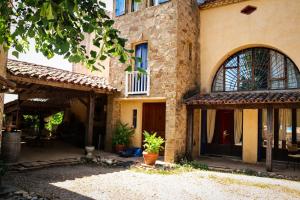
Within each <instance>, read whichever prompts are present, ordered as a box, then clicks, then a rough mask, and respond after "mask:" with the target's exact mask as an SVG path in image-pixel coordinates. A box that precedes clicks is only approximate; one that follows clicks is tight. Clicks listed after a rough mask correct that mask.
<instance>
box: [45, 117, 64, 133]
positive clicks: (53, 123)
mask: <svg viewBox="0 0 300 200" xmlns="http://www.w3.org/2000/svg"><path fill="white" fill-rule="evenodd" d="M63 118H64V112H58V113H56V114H54V115H51V116H50V118H49V121H48V123H47V124H46V126H45V127H46V129H47V130H48V131H50V132H51V131H53V130H54V128H55V127H57V126H58V125H60V124H61V123H62V121H63Z"/></svg>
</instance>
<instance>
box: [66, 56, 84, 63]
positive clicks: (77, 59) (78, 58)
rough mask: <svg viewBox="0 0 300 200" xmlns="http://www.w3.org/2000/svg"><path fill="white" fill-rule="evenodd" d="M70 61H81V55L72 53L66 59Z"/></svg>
mask: <svg viewBox="0 0 300 200" xmlns="http://www.w3.org/2000/svg"><path fill="white" fill-rule="evenodd" d="M68 60H69V61H70V62H73V63H79V62H80V61H81V56H79V55H72V56H70V57H69V59H68Z"/></svg>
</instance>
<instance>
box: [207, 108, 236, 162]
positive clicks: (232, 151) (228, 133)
mask: <svg viewBox="0 0 300 200" xmlns="http://www.w3.org/2000/svg"><path fill="white" fill-rule="evenodd" d="M206 153H207V154H214V155H227V156H237V157H241V156H242V146H239V145H235V143H234V110H217V111H216V123H215V131H214V136H213V140H212V142H211V143H209V144H207V151H206Z"/></svg>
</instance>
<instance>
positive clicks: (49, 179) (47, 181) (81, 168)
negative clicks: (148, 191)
mask: <svg viewBox="0 0 300 200" xmlns="http://www.w3.org/2000/svg"><path fill="white" fill-rule="evenodd" d="M123 170H126V168H123V167H114V168H109V167H99V166H97V165H95V164H89V165H86V164H85V165H77V166H64V167H53V168H47V169H40V170H34V171H26V172H9V173H7V174H6V175H5V176H4V177H3V184H4V185H10V186H13V187H16V188H18V189H20V190H25V191H29V192H34V193H36V194H39V195H41V196H43V197H47V198H50V199H74V200H77V199H78V200H79V199H80V200H91V199H92V198H90V197H87V196H84V195H82V194H78V193H75V192H73V191H69V190H66V189H64V188H60V187H57V186H55V185H53V183H58V182H64V181H69V180H75V179H80V178H84V177H90V176H93V175H101V174H108V173H116V172H120V171H123ZM84 187H88V186H87V185H85V186H84Z"/></svg>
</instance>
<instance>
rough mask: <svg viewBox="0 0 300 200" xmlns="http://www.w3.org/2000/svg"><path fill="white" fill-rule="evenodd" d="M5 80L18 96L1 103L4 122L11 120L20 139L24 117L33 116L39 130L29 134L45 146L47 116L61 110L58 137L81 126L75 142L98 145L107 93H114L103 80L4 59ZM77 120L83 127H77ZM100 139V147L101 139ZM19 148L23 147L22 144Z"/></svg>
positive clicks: (103, 134)
mask: <svg viewBox="0 0 300 200" xmlns="http://www.w3.org/2000/svg"><path fill="white" fill-rule="evenodd" d="M7 79H8V80H9V81H11V82H14V83H15V84H16V86H15V89H14V90H13V91H12V90H11V91H9V92H8V93H10V94H17V95H18V99H17V100H15V101H13V102H10V103H7V104H6V105H5V110H4V113H5V118H6V123H5V125H7V124H8V123H12V126H13V128H14V129H15V130H22V131H23V132H24V133H23V134H22V139H23V138H24V137H25V132H28V130H25V126H24V116H26V115H27V116H28V115H31V116H37V118H38V119H39V124H38V129H39V130H37V131H36V132H37V133H36V134H29V135H33V136H34V138H36V140H35V141H37V142H38V143H39V144H40V145H38V146H39V147H41V148H44V147H45V146H47V145H44V144H45V143H51V142H50V141H51V138H50V137H51V134H50V135H49V134H47V136H44V134H43V129H44V126H45V122H47V118H48V117H49V116H51V115H53V114H55V113H58V112H63V113H64V117H63V123H64V125H65V126H64V127H57V129H59V128H60V130H59V131H60V132H61V133H60V136H61V135H63V134H64V133H63V132H64V131H68V132H71V134H72V132H78V131H79V129H80V128H81V129H80V130H82V131H83V133H80V134H81V136H80V137H77V140H81V141H77V142H79V143H80V144H81V147H83V146H96V145H98V146H100V141H99V140H100V139H99V140H98V135H100V134H101V135H102V136H104V137H105V132H106V130H105V128H106V109H107V108H106V106H107V96H108V95H111V94H113V93H116V92H117V89H116V88H113V87H112V86H110V85H109V84H108V83H107V80H105V79H104V78H102V77H98V76H89V75H84V74H80V73H74V72H70V71H65V70H61V69H56V68H52V67H47V66H41V65H36V64H32V63H27V62H21V61H16V60H8V64H7ZM80 116H81V119H80ZM8 121H9V122H8ZM79 123H82V125H83V126H79V125H78V124H79ZM66 124H67V125H68V126H66ZM5 125H4V128H5ZM68 129H69V130H68ZM31 131H34V130H33V129H32V130H31ZM100 132H101V133H100ZM101 140H102V141H101V146H103V143H104V138H103V137H102V138H101ZM45 141H47V142H45ZM55 144H61V141H60V142H58V143H57V142H55V143H53V144H52V148H55ZM53 145H54V147H53ZM49 146H51V145H49ZM22 149H24V150H25V149H26V147H25V148H23V145H22ZM35 152H36V150H35ZM43 152H45V151H43ZM26 154H27V153H25V154H24V153H23V155H26ZM21 155H22V153H21ZM23 159H24V158H23Z"/></svg>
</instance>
